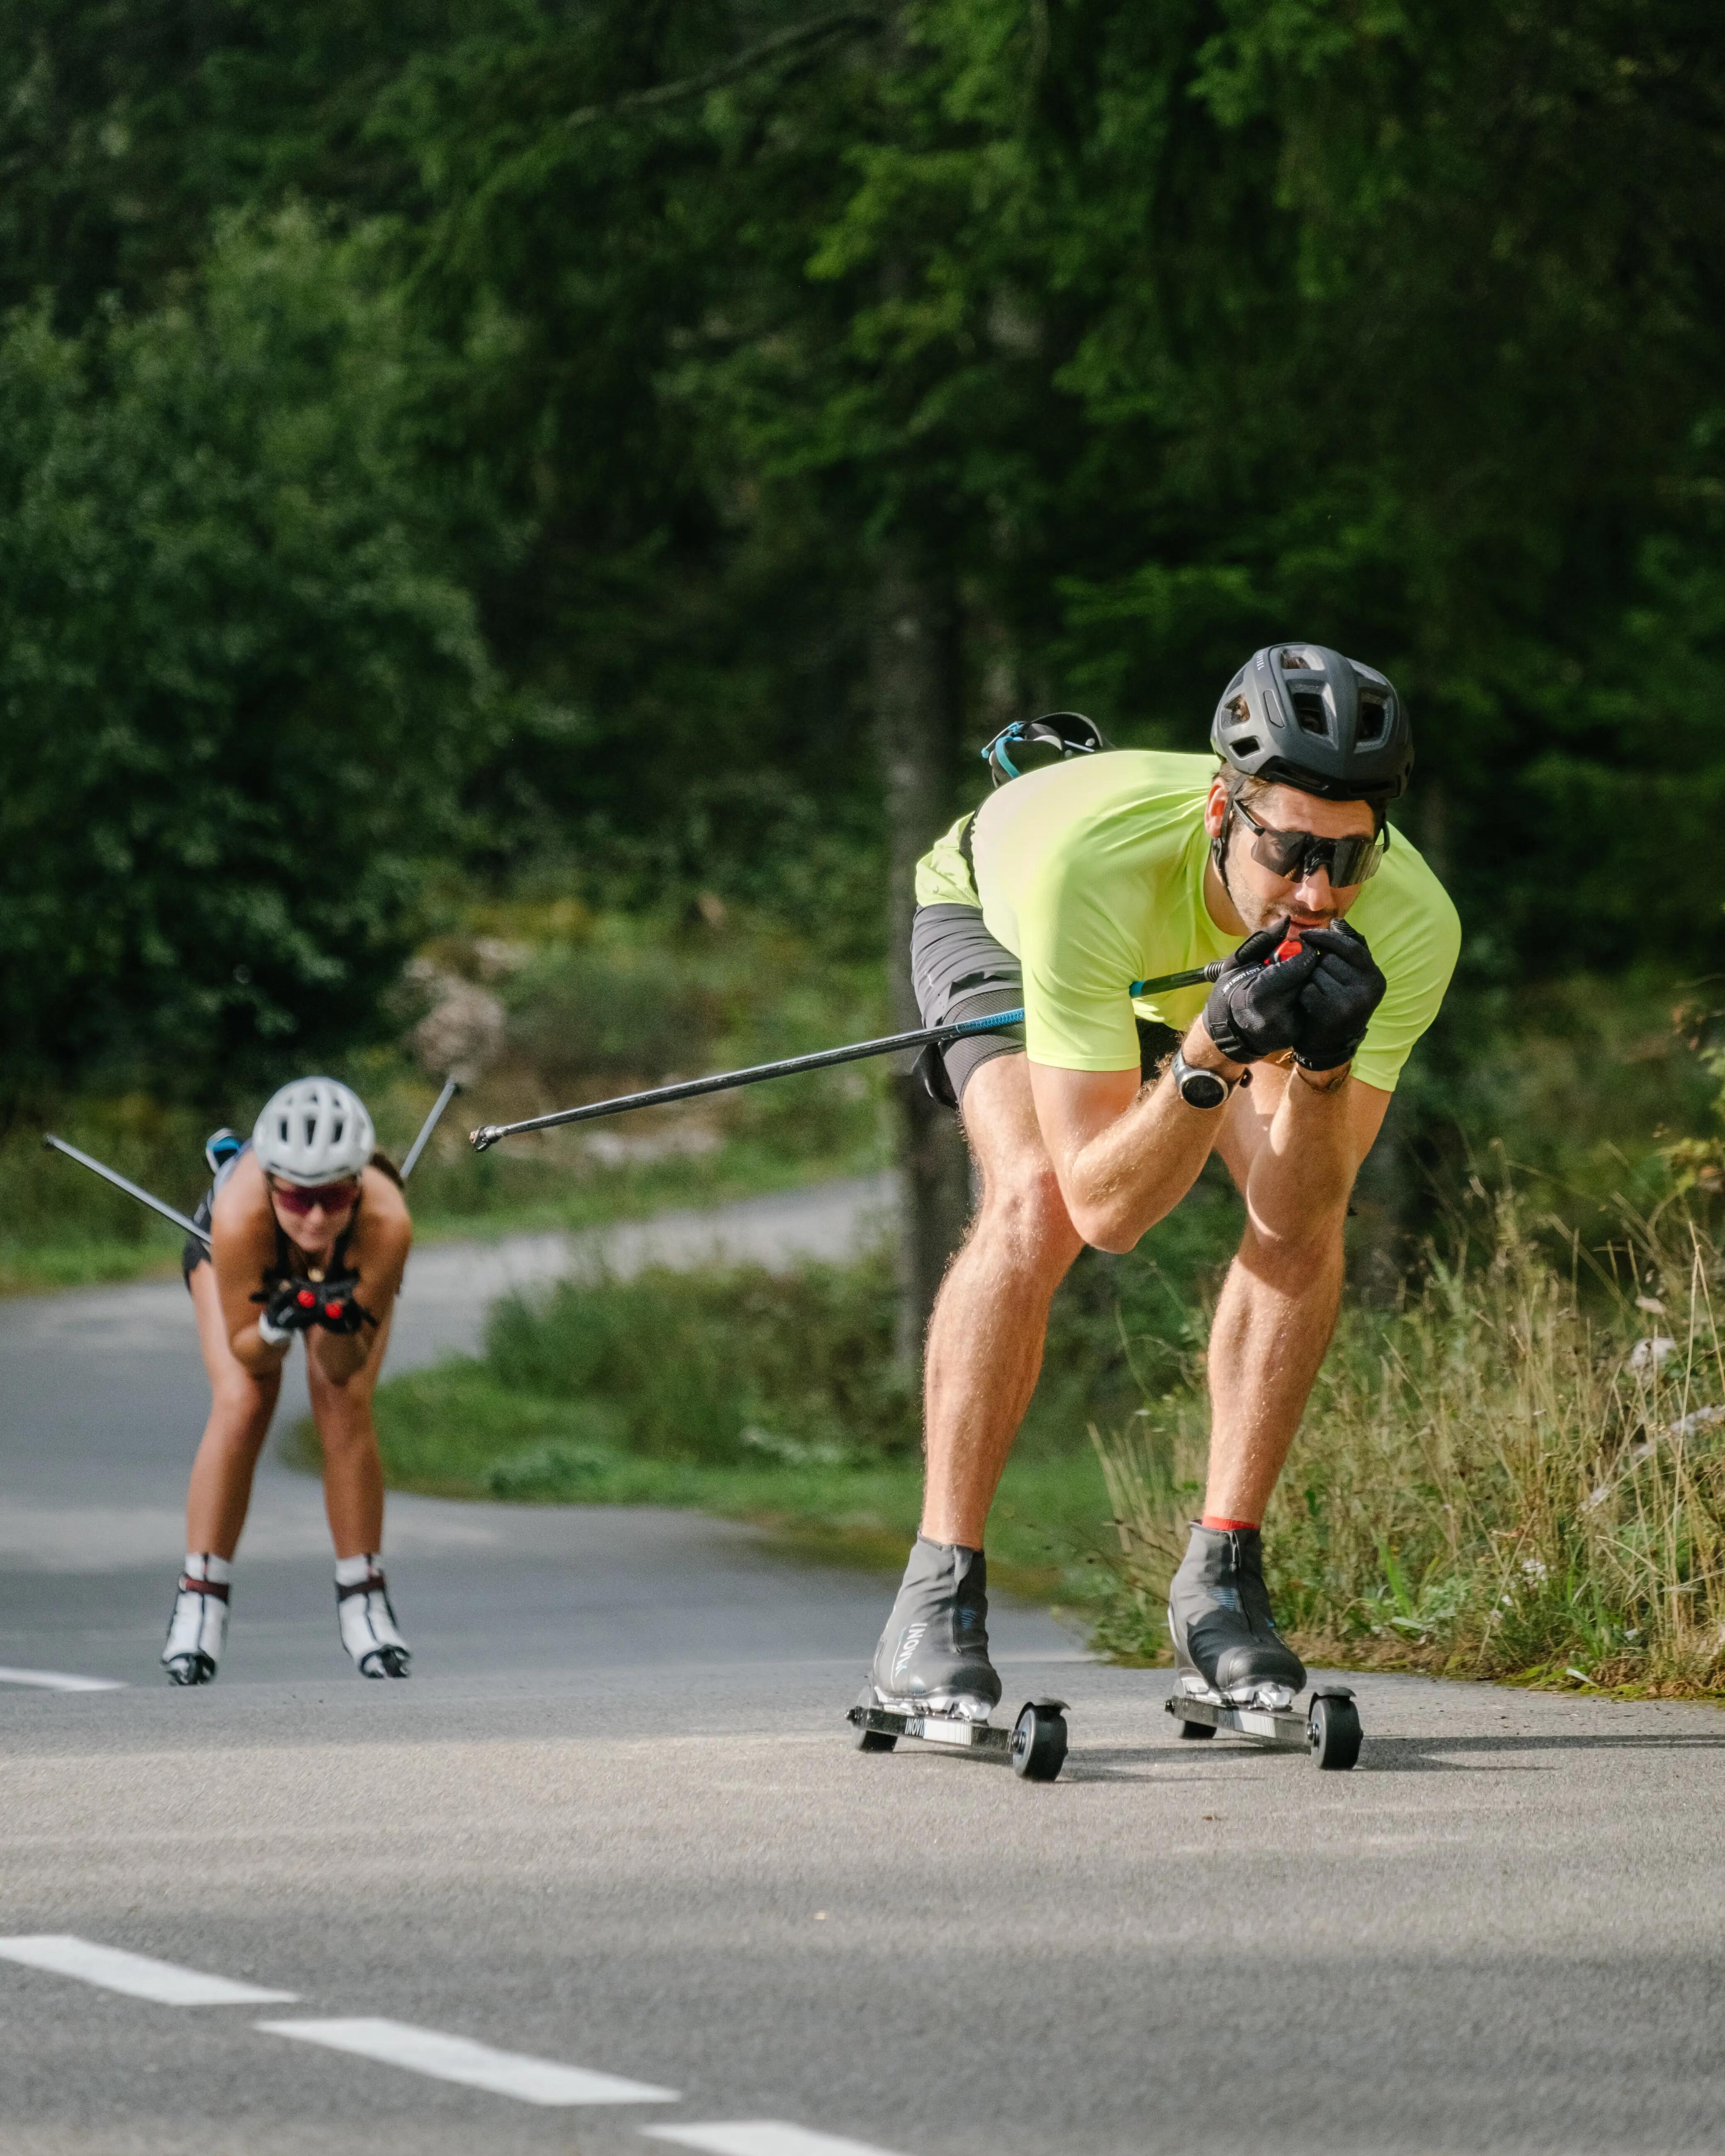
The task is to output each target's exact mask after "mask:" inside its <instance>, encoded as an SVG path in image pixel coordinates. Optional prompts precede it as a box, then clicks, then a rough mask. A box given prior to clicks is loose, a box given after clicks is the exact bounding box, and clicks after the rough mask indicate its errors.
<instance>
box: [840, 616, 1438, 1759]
mask: <svg viewBox="0 0 1725 2156" xmlns="http://www.w3.org/2000/svg"><path fill="white" fill-rule="evenodd" d="M1062 716H1063V717H1066V718H1069V719H1070V717H1071V716H1072V715H1070V714H1066V715H1062ZM1079 723H1080V724H1081V725H1082V724H1085V723H1087V722H1084V721H1080V722H1079ZM1029 733H1030V735H1031V736H1032V737H1037V738H1040V737H1042V736H1044V735H1047V734H1049V733H1050V729H1049V728H1048V727H1047V726H1040V727H1032V728H1031V729H1029ZM1052 733H1053V735H1054V736H1055V737H1059V736H1060V726H1059V723H1058V722H1056V723H1055V726H1054V727H1053V729H1052ZM1091 733H1092V735H1093V734H1094V729H1091ZM1061 738H1062V739H1063V740H1065V737H1061ZM1210 739H1211V745H1212V747H1213V748H1214V751H1215V759H1214V760H1212V759H1211V758H1209V757H1199V756H1180V755H1172V754H1164V753H1161V752H1152V751H1139V750H1115V751H1111V752H1106V753H1096V750H1098V749H1101V748H1102V747H1104V746H1105V745H1104V744H1102V743H1101V742H1100V740H1099V739H1096V738H1092V739H1089V740H1083V739H1079V740H1076V741H1065V746H1066V747H1067V748H1068V750H1069V751H1070V750H1071V749H1075V748H1076V750H1077V751H1079V753H1076V754H1071V755H1070V760H1068V761H1065V762H1059V763H1055V764H1052V765H1050V767H1048V768H1046V769H1044V770H1040V771H1034V772H1030V773H1026V774H1025V775H1024V776H1021V777H1020V776H1017V775H1016V773H1015V767H1014V764H1013V763H1012V762H1011V761H1010V760H1009V758H1004V757H1003V758H1001V759H1000V762H1001V763H1004V773H1003V772H1001V771H1000V770H999V768H998V767H997V778H999V776H1002V775H1004V776H1005V777H1007V778H1010V779H1011V781H1012V783H1010V784H1009V785H1006V786H1004V787H1003V788H1001V790H1000V791H999V792H998V793H994V794H993V795H991V796H990V798H989V799H988V801H987V802H986V803H984V804H983V808H981V810H980V811H979V812H978V814H976V815H975V816H974V817H966V818H963V819H961V821H960V822H959V823H958V824H956V825H955V826H954V827H953V829H952V830H951V831H949V832H948V833H947V835H946V836H945V837H944V838H943V839H941V840H939V841H938V843H937V844H936V845H935V847H934V848H933V850H932V852H930V853H929V854H928V855H927V856H925V858H924V860H922V864H921V865H920V867H919V869H918V871H917V876H916V901H917V911H916V917H915V920H914V922H913V924H912V927H911V971H912V973H913V976H914V978H915V981H916V992H917V998H918V1001H919V1004H920V1005H921V1008H922V1022H923V1024H925V1025H944V1024H947V1023H948V1022H949V1021H952V1020H955V1019H972V1018H979V1017H982V1016H984V1015H986V1014H988V1013H990V1012H995V1011H1004V1010H1009V1009H1019V1007H1021V1006H1022V1007H1023V1008H1024V1012H1025V1023H1024V1031H1023V1035H1022V1037H1021V1038H1017V1039H1015V1038H1013V1037H1012V1036H1010V1035H1009V1034H1004V1033H1002V1032H990V1033H983V1034H972V1035H968V1036H966V1037H965V1038H964V1039H961V1040H957V1041H955V1042H954V1043H952V1045H950V1046H949V1047H947V1048H946V1049H945V1050H943V1051H942V1059H941V1060H942V1066H943V1067H942V1068H941V1069H940V1070H938V1071H936V1072H933V1073H932V1074H931V1075H932V1078H933V1079H934V1080H935V1081H936V1083H937V1090H940V1091H942V1097H944V1098H945V1099H946V1100H947V1101H948V1102H949V1103H951V1104H952V1105H955V1106H957V1108H958V1110H959V1112H960V1114H961V1116H962V1117H963V1124H964V1132H965V1137H966V1138H967V1139H968V1142H969V1146H970V1150H971V1153H972V1157H973V1159H974V1161H975V1163H976V1167H977V1172H978V1182H979V1184H980V1187H981V1193H982V1196H981V1204H980V1206H979V1208H978V1213H977V1215H976V1218H975V1219H974V1220H973V1222H972V1224H971V1230H970V1235H969V1238H968V1240H967V1242H966V1244H965V1246H964V1249H963V1250H962V1251H961V1252H960V1254H959V1255H958V1256H957V1259H956V1260H954V1261H953V1264H952V1268H951V1270H949V1271H948V1273H947V1276H946V1280H945V1281H944V1283H943V1284H942V1288H941V1291H940V1295H939V1297H938V1299H937V1301H936V1304H935V1307H934V1317H933V1321H932V1324H931V1326H930V1328H929V1335H928V1347H927V1359H926V1371H927V1378H926V1386H927V1394H926V1400H925V1427H926V1430H927V1462H928V1466H927V1488H926V1493H925V1502H924V1509H923V1517H922V1534H921V1535H920V1536H919V1537H918V1538H917V1541H916V1545H915V1547H914V1548H913V1549H912V1550H911V1558H910V1563H908V1565H907V1566H906V1570H905V1576H904V1581H903V1584H902V1585H901V1588H900V1589H899V1592H898V1596H897V1599H896V1602H895V1604H894V1606H893V1609H892V1612H891V1615H890V1616H889V1618H888V1620H887V1622H886V1630H884V1631H883V1632H882V1634H881V1635H880V1645H879V1646H878V1647H877V1649H876V1650H875V1661H874V1666H873V1669H872V1671H871V1673H870V1683H871V1689H872V1694H873V1697H874V1699H875V1701H876V1702H879V1703H880V1705H882V1706H885V1707H901V1706H902V1707H911V1708H916V1709H920V1710H921V1711H923V1712H944V1713H947V1714H953V1715H958V1716H963V1717H966V1718H968V1719H971V1720H975V1721H983V1720H986V1718H987V1717H988V1712H989V1710H990V1709H991V1708H992V1707H993V1706H994V1705H995V1703H996V1702H998V1701H999V1697H1000V1680H999V1676H997V1675H996V1673H995V1671H994V1669H993V1665H992V1664H991V1662H990V1661H989V1656H988V1629H987V1609H988V1604H987V1594H986V1572H985V1568H984V1562H983V1525H984V1522H985V1521H986V1520H987V1518H988V1510H989V1507H990V1506H991V1504H992V1503H993V1496H994V1491H995V1489H996V1486H998V1484H999V1479H1000V1475H1001V1471H1002V1469H1003V1468H1004V1466H1005V1464H1006V1458H1007V1455H1008V1452H1009V1450H1010V1449H1011V1445H1012V1442H1013V1440H1014V1436H1015V1435H1017V1432H1018V1428H1019V1422H1020V1421H1021V1419H1023V1416H1024V1410H1025V1409H1026V1407H1027V1406H1028V1405H1029V1399H1030V1395H1031V1393H1032V1391H1033V1389H1034V1386H1035V1383H1036V1378H1037V1372H1038V1368H1039V1367H1040V1362H1041V1358H1042V1345H1043V1337H1044V1334H1045V1330H1046V1327H1047V1322H1048V1311H1049V1303H1050V1298H1051V1297H1052V1296H1053V1294H1054V1291H1055V1288H1056V1287H1057V1286H1059V1284H1060V1280H1061V1277H1062V1276H1063V1275H1064V1274H1065V1271H1066V1270H1067V1268H1068V1267H1069V1266H1070V1265H1071V1263H1072V1261H1073V1260H1074V1259H1075V1258H1076V1256H1077V1255H1078V1253H1079V1251H1080V1250H1081V1249H1082V1247H1083V1246H1084V1245H1086V1243H1088V1244H1091V1245H1094V1246H1095V1247H1096V1248H1097V1249H1099V1250H1131V1249H1132V1247H1133V1245H1135V1244H1136V1243H1137V1241H1138V1240H1139V1238H1140V1237H1141V1236H1142V1235H1144V1234H1145V1233H1146V1231H1147V1229H1150V1228H1151V1227H1153V1225H1154V1224H1155V1223H1156V1222H1157V1221H1158V1220H1160V1219H1163V1217H1164V1216H1165V1215H1166V1214H1168V1212H1170V1211H1171V1210H1172V1209H1173V1207H1174V1206H1175V1205H1177V1204H1178V1203H1179V1201H1180V1199H1182V1198H1183V1196H1184V1195H1185V1193H1187V1191H1188V1190H1189V1189H1190V1188H1191V1187H1192V1185H1193V1183H1194V1182H1195V1180H1196V1179H1197V1178H1198V1175H1199V1171H1200V1170H1201V1169H1202V1168H1203V1167H1204V1163H1205V1161H1206V1160H1207V1159H1209V1157H1210V1155H1211V1154H1212V1153H1213V1152H1214V1153H1218V1154H1219V1155H1220V1156H1221V1158H1222V1159H1223V1160H1224V1162H1225V1163H1226V1164H1227V1167H1228V1170H1229V1172H1230V1174H1231V1175H1232V1177H1233V1178H1234V1180H1235V1183H1236V1184H1237V1185H1238V1187H1239V1188H1240V1193H1241V1194H1242V1196H1243V1198H1244V1199H1245V1224H1244V1229H1243V1232H1242V1235H1241V1240H1240V1249H1239V1251H1238V1253H1237V1255H1236V1256H1235V1260H1234V1263H1233V1265H1232V1266H1231V1267H1230V1271H1229V1275H1228V1278H1227V1281H1226V1282H1225V1284H1224V1287H1223V1290H1222V1293H1221V1296H1220V1298H1219V1301H1218V1304H1217V1306H1216V1314H1215V1319H1214V1323H1213V1325H1212V1327H1211V1329H1210V1339H1209V1391H1210V1405H1211V1430H1210V1457H1209V1483H1208V1487H1207V1490H1206V1493H1205V1497H1204V1512H1203V1515H1202V1517H1201V1518H1199V1520H1197V1521H1195V1522H1194V1523H1193V1528H1192V1538H1191V1542H1190V1544H1189V1548H1188V1549H1187V1552H1186V1555H1185V1558H1184V1560H1183V1563H1181V1565H1180V1567H1179V1568H1178V1571H1177V1572H1176V1573H1175V1574H1174V1578H1173V1584H1172V1586H1171V1589H1170V1591H1169V1595H1168V1622H1169V1629H1170V1631H1171V1632H1172V1634H1173V1645H1174V1655H1175V1665H1176V1683H1177V1684H1178V1686H1179V1687H1180V1688H1181V1689H1182V1690H1183V1691H1187V1692H1188V1693H1189V1694H1192V1695H1194V1696H1200V1697H1206V1698H1209V1699H1211V1700H1215V1701H1222V1700H1226V1701H1230V1702H1243V1701H1260V1702H1261V1701H1263V1700H1266V1699H1268V1700H1269V1701H1271V1702H1285V1701H1286V1700H1287V1699H1288V1698H1289V1697H1291V1695H1292V1693H1293V1692H1295V1691H1297V1690H1298V1689H1299V1687H1300V1686H1301V1685H1302V1684H1303V1683H1304V1681H1305V1676H1306V1672H1305V1671H1304V1669H1303V1667H1302V1666H1301V1661H1300V1658H1299V1656H1298V1655H1296V1654H1295V1653H1294V1651H1293V1650H1292V1649H1291V1648H1290V1647H1289V1646H1288V1645H1287V1644H1286V1641H1285V1640H1282V1639H1281V1636H1280V1635H1279V1634H1278V1633H1277V1631H1276V1626H1275V1624H1274V1623H1273V1621H1272V1620H1271V1609H1270V1601H1269V1597H1268V1594H1267V1593H1266V1588H1265V1584H1264V1573H1263V1554H1262V1548H1261V1545H1260V1527H1261V1524H1262V1522H1263V1518H1264V1513H1265V1508H1266V1506H1267V1505H1268V1503H1269V1501H1270V1496H1271V1491H1273V1490H1274V1488H1275V1486H1276V1478H1277V1476H1279V1474H1280V1473H1281V1466H1282V1463H1283V1461H1284V1460H1285V1459H1286V1456H1287V1453H1288V1449H1289V1447H1290V1445H1291V1444H1292V1442H1293V1439H1294V1434H1295V1432H1296V1429H1297V1428H1298V1426H1299V1422H1300V1418H1301V1414H1302V1413H1303V1411H1304V1409H1305V1406H1306V1402H1307V1396H1308V1395H1309V1394H1310V1392H1311V1389H1312V1382H1313V1380H1314V1378H1316V1376H1317V1370H1318V1366H1319V1364H1320V1363H1322V1359H1323V1356H1324V1353H1325V1350H1326V1349H1327V1347H1328V1345H1329V1342H1330V1336H1331V1334H1332V1332H1333V1330H1334V1328H1335V1323H1336V1313H1337V1306H1338V1303H1339V1301H1340V1298H1341V1293H1342V1282H1343V1221H1344V1220H1345V1219H1346V1216H1347V1212H1348V1197H1349V1193H1351V1191H1352V1189H1353V1180H1354V1176H1355V1174H1356V1173H1357V1172H1358V1168H1359V1165H1360V1163H1361V1162H1362V1161H1363V1159H1364V1158H1365V1156H1366V1154H1367V1153H1368V1152H1369V1151H1370V1149H1371V1147H1372V1143H1373V1140H1374V1139H1375V1138H1376V1137H1377V1135H1378V1130H1379V1128H1380V1127H1381V1126H1382V1123H1383V1121H1384V1111H1385V1109H1386V1108H1388V1106H1389V1100H1390V1096H1391V1094H1392V1093H1393V1092H1394V1090H1395V1085H1396V1081H1397V1079H1398V1077H1399V1075H1400V1073H1401V1070H1402V1066H1403V1065H1404V1062H1405V1061H1406V1060H1407V1056H1408V1053H1409V1050H1410V1049H1411V1048H1412V1047H1413V1045H1414V1042H1415V1041H1416V1040H1418V1039H1419V1038H1420V1034H1423V1033H1424V1032H1425V1029H1426V1028H1427V1027H1428V1026H1429V1025H1430V1024H1431V1022H1432V1019H1434V1018H1435V1016H1436V1014H1437V1010H1438V1006H1439V1005H1440V1003H1441V1002H1442V1000H1443V996H1444V991H1445V988H1446V987H1447V986H1448V984H1449V979H1450V973H1451V970H1452V969H1453V968H1454V966H1455V957H1456V952H1457V950H1458V947H1459V944H1460V938H1461V932H1460V926H1459V923H1458V921H1457V920H1456V916H1455V907H1454V906H1452V905H1451V904H1450V901H1449V899H1448V897H1447V896H1445V892H1444V891H1443V889H1442V887H1441V885H1440V884H1439V882H1438V880H1437V878H1436V877H1435V875H1433V873H1432V871H1431V870H1430V869H1429V868H1428V867H1427V866H1426V865H1425V862H1424V861H1423V860H1421V859H1420V855H1419V854H1418V853H1417V852H1416V850H1414V847H1413V846H1412V845H1410V844H1409V843H1408V842H1407V840H1406V839H1404V837H1403V836H1402V834H1400V833H1399V831H1398V832H1396V833H1395V834H1394V835H1393V836H1392V834H1391V832H1390V829H1389V823H1388V810H1389V803H1391V802H1392V801H1394V799H1396V798H1397V797H1398V796H1399V794H1400V793H1402V792H1403V790H1404V788H1405V787H1406V785H1407V783H1408V774H1409V769H1410V767H1411V766H1412V763H1413V760H1414V745H1413V737H1412V733H1411V731H1410V728H1409V722H1408V716H1407V712H1406V710H1405V708H1404V706H1403V704H1402V702H1401V700H1400V698H1399V696H1397V694H1396V692H1395V690H1394V687H1393V686H1392V685H1391V683H1390V682H1389V680H1388V679H1387V678H1386V677H1385V676H1384V675H1383V674H1381V673H1379V672H1378V670H1376V669H1375V668H1373V667H1370V666H1364V665H1358V663H1357V662H1355V661H1354V660H1350V659H1348V658H1347V657H1346V656H1345V655H1344V654H1343V653H1341V652H1339V651H1336V650H1332V649H1329V648H1327V646H1324V645H1322V644H1305V643H1288V644H1272V645H1270V646H1268V647H1266V649H1264V650H1261V651H1259V652H1255V653H1254V654H1253V655H1252V657H1251V658H1250V660H1248V661H1247V662H1246V664H1245V665H1244V666H1243V667H1241V668H1240V671H1239V672H1238V673H1237V674H1236V675H1235V677H1234V679H1233V680H1231V681H1230V683H1229V684H1228V685H1227V687H1226V688H1225V689H1224V690H1223V692H1222V696H1221V700H1220V701H1219V704H1218V706H1217V707H1216V711H1215V716H1214V721H1213V722H1212V726H1211V735H1210ZM997 747H998V744H997ZM1212 963H1216V964H1219V967H1220V968H1221V971H1220V976H1219V978H1218V979H1217V980H1216V982H1215V985H1214V988H1212V989H1211V990H1210V991H1209V994H1208V996H1207V997H1206V994H1205V992H1204V989H1203V988H1193V989H1189V990H1182V991H1179V992H1177V993H1168V994H1165V995H1163V996H1161V997H1160V998H1158V999H1156V1000H1152V999H1150V998H1141V1000H1140V1003H1139V1005H1138V1008H1137V1012H1136V1013H1135V1011H1134V1009H1133V1006H1132V1004H1131V1003H1130V1002H1129V1001H1128V1000H1127V997H1126V995H1125V994H1123V993H1122V983H1127V982H1131V981H1140V980H1148V979H1151V978H1157V977H1159V976H1161V975H1162V974H1163V973H1169V972H1173V971H1175V970H1185V969H1187V968H1194V967H1198V966H1203V965H1209V964H1212ZM1135 1017H1136V1018H1137V1019H1139V1020H1140V1021H1141V1022H1142V1021H1144V1020H1153V1021H1158V1022H1159V1023H1160V1024H1161V1025H1162V1026H1163V1027H1167V1028H1172V1029H1173V1030H1174V1032H1175V1033H1176V1034H1178V1037H1179V1046H1178V1050H1177V1051H1176V1053H1175V1054H1174V1055H1173V1056H1171V1057H1169V1058H1168V1059H1167V1060H1166V1061H1164V1060H1163V1055H1162V1051H1161V1050H1160V1049H1158V1047H1156V1046H1155V1045H1154V1036H1153V1034H1151V1032H1150V1029H1149V1028H1148V1026H1147V1025H1143V1024H1142V1023H1140V1024H1137V1025H1135V1024H1134V1019H1135Z"/></svg>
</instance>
